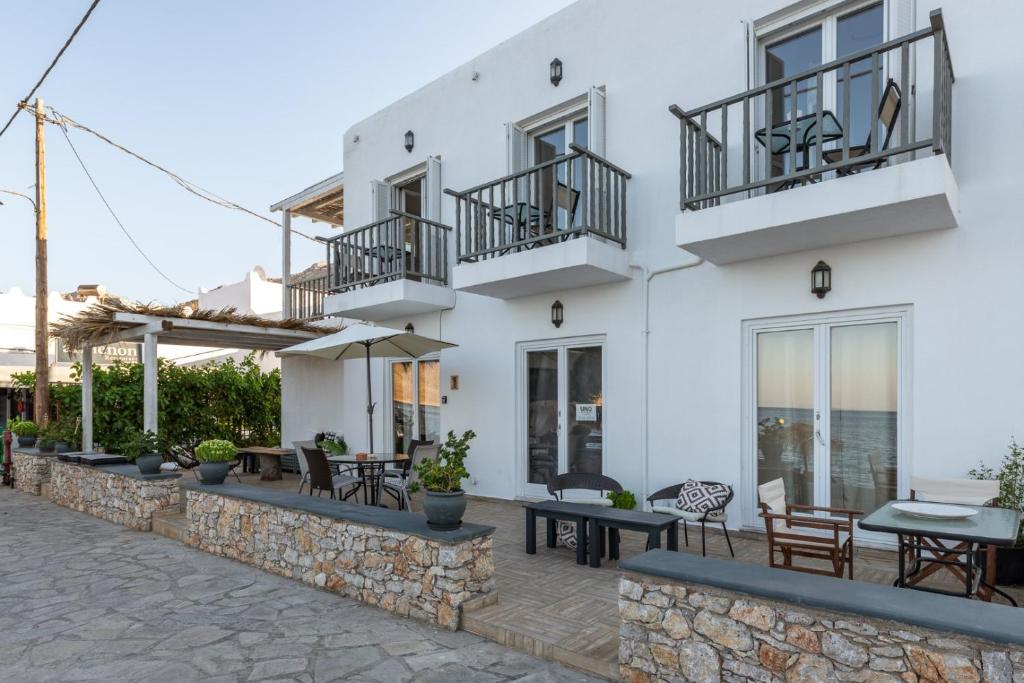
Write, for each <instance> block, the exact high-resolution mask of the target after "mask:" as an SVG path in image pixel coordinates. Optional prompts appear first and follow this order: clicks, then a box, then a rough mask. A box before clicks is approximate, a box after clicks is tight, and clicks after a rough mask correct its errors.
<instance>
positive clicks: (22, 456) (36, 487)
mask: <svg viewBox="0 0 1024 683" xmlns="http://www.w3.org/2000/svg"><path fill="white" fill-rule="evenodd" d="M54 460H55V458H54V456H53V454H50V455H37V454H35V453H26V452H24V451H17V450H15V451H12V452H11V465H12V466H13V467H14V488H15V490H18V491H22V492H24V493H31V494H32V495H33V496H38V495H40V492H41V490H42V487H43V484H45V483H46V482H48V481H50V463H51V462H53V461H54Z"/></svg>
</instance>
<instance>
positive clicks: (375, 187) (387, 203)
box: [370, 180, 393, 222]
mask: <svg viewBox="0 0 1024 683" xmlns="http://www.w3.org/2000/svg"><path fill="white" fill-rule="evenodd" d="M392 194H393V191H392V187H391V186H390V185H388V184H387V183H385V182H381V181H380V180H371V181H370V196H371V199H372V200H373V222H377V221H382V220H384V219H385V218H388V217H389V216H391V208H392V206H393V203H392V197H391V196H392Z"/></svg>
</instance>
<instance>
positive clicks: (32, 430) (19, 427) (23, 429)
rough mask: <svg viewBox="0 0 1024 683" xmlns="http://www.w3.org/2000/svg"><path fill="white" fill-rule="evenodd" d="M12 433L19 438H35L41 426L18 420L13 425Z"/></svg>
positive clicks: (30, 421) (29, 421)
mask: <svg viewBox="0 0 1024 683" xmlns="http://www.w3.org/2000/svg"><path fill="white" fill-rule="evenodd" d="M11 431H12V432H14V433H15V434H17V435H18V436H35V435H36V434H38V433H39V426H38V425H37V424H36V423H35V422H33V421H32V420H17V421H15V422H14V423H13V424H12V425H11Z"/></svg>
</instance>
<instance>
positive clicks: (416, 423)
mask: <svg viewBox="0 0 1024 683" xmlns="http://www.w3.org/2000/svg"><path fill="white" fill-rule="evenodd" d="M391 430H392V431H391V437H392V440H391V443H392V448H393V449H394V451H395V452H396V453H408V452H409V442H410V441H411V440H412V439H418V440H420V441H424V440H428V441H433V442H434V443H439V439H440V437H441V361H440V360H438V359H436V358H433V359H426V360H423V359H421V360H394V361H391Z"/></svg>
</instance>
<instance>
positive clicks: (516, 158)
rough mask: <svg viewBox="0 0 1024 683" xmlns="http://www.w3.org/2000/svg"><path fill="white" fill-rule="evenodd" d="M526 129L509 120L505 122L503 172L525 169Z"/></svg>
mask: <svg viewBox="0 0 1024 683" xmlns="http://www.w3.org/2000/svg"><path fill="white" fill-rule="evenodd" d="M526 159H527V146H526V131H525V130H523V129H522V128H520V127H519V126H517V125H516V124H515V123H513V122H511V121H509V122H508V123H506V124H505V172H506V173H515V172H517V171H522V170H525V169H526Z"/></svg>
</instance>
